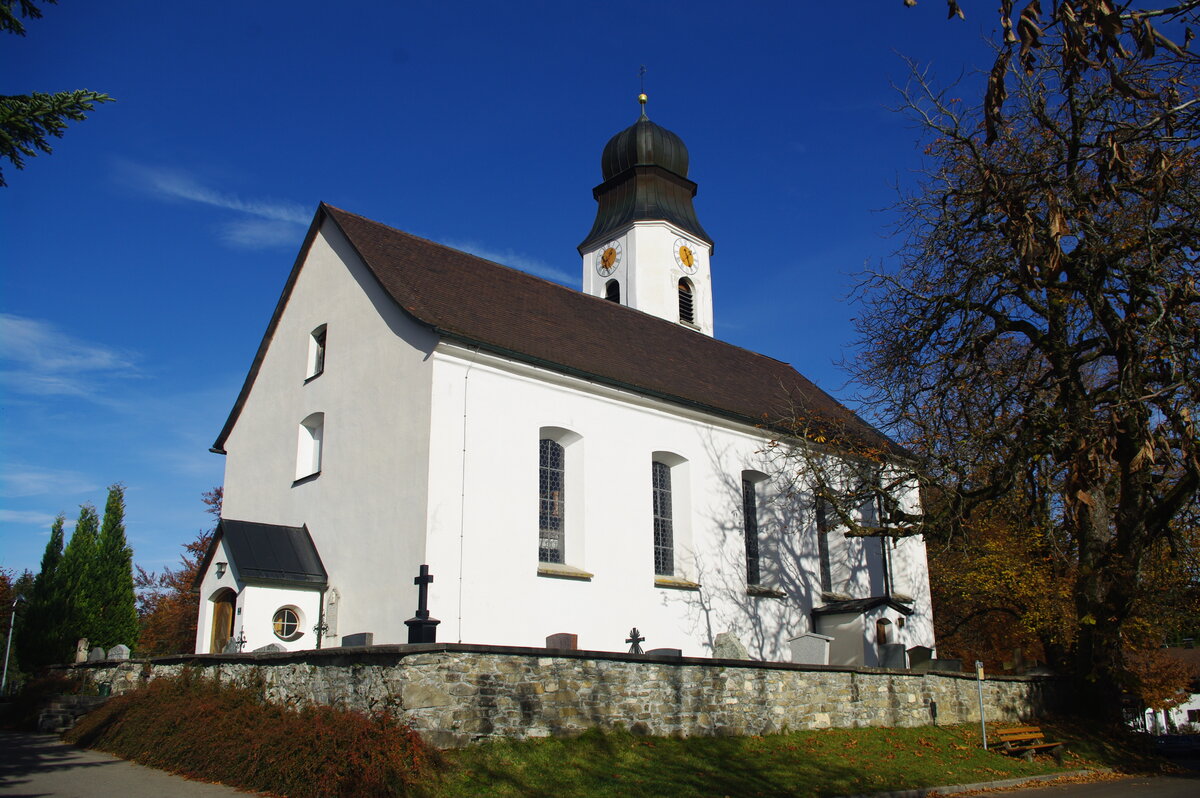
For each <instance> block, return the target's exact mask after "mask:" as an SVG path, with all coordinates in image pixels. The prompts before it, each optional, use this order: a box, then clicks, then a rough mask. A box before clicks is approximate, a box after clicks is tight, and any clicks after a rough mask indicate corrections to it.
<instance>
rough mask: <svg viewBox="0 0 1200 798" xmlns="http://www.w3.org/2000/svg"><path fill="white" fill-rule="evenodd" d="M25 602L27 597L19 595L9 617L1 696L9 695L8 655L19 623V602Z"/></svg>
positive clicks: (0, 681)
mask: <svg viewBox="0 0 1200 798" xmlns="http://www.w3.org/2000/svg"><path fill="white" fill-rule="evenodd" d="M24 600H25V597H24V596H22V595H20V594H18V595H17V597H16V598H15V599H13V603H12V612H11V613H10V614H9V616H8V644H7V645H5V646H4V676H3V677H2V678H0V695H7V694H8V654H9V652H10V651H12V636H13V627H14V626H15V625H16V623H17V602H18V601H24Z"/></svg>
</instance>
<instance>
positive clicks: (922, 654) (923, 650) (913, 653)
mask: <svg viewBox="0 0 1200 798" xmlns="http://www.w3.org/2000/svg"><path fill="white" fill-rule="evenodd" d="M932 660H933V649H932V648H930V647H929V646H913V647H912V648H910V649H909V650H908V667H909V668H910V669H911V670H914V671H927V670H929V663H930V662H931V661H932Z"/></svg>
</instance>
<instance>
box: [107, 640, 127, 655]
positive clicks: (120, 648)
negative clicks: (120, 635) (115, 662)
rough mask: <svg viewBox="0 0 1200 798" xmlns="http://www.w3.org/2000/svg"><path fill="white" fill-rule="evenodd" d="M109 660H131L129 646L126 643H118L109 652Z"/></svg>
mask: <svg viewBox="0 0 1200 798" xmlns="http://www.w3.org/2000/svg"><path fill="white" fill-rule="evenodd" d="M108 658H109V659H129V646H127V645H125V644H124V643H117V644H116V645H115V646H113V647H112V648H110V649H109V650H108Z"/></svg>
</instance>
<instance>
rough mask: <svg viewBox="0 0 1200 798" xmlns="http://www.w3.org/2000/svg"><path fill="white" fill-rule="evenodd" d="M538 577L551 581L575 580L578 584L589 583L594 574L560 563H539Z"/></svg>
mask: <svg viewBox="0 0 1200 798" xmlns="http://www.w3.org/2000/svg"><path fill="white" fill-rule="evenodd" d="M537 574H538V576H548V577H550V578H552V579H577V580H579V581H580V582H590V581H592V577H593V576H595V574H592V573H589V572H587V571H585V570H583V569H582V568H576V567H575V566H574V565H564V564H563V563H560V562H540V563H538V569H537Z"/></svg>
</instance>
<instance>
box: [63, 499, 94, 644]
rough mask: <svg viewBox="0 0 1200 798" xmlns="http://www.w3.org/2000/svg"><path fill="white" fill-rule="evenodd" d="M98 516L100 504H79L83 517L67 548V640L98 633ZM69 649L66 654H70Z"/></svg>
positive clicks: (92, 635) (65, 567)
mask: <svg viewBox="0 0 1200 798" xmlns="http://www.w3.org/2000/svg"><path fill="white" fill-rule="evenodd" d="M98 525H99V524H98V519H97V517H96V508H95V507H93V506H92V505H90V504H85V505H82V506H81V507H80V508H79V520H78V521H76V522H75V531H74V532H73V533H72V534H71V541H70V542H69V543H68V544H67V548H66V550H65V551H64V552H63V558H62V564H61V565H60V566H59V569H60V570H61V572H62V581H61V583H60V584H61V586H62V590H63V594H64V596H65V599H66V600H65V604H66V613H65V621H66V623H65V628H64V629H63V633H64V635H65V637H64V639H65V640H68V641H70V640H74V639H76V638H80V637H86V638H88V640H89V641H90V640H92V639H93V638H94V637H95V627H96V599H97V592H98V591H97V590H96V585H95V580H94V576H95V572H96V568H95V562H96V553H97V548H98V540H97V537H98V533H97V526H98ZM66 653H67V652H66V651H64V652H63V654H62V656H64V657H65V656H66Z"/></svg>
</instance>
